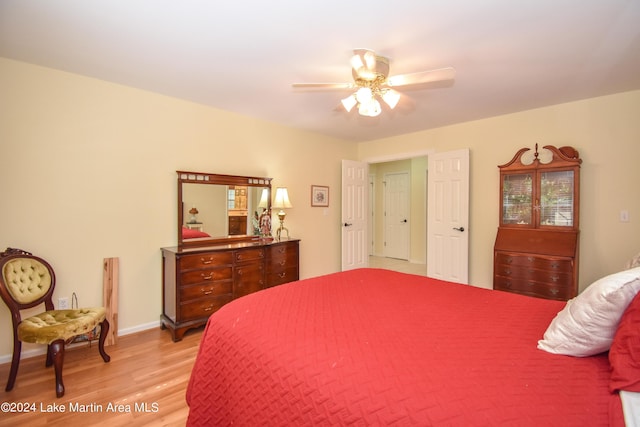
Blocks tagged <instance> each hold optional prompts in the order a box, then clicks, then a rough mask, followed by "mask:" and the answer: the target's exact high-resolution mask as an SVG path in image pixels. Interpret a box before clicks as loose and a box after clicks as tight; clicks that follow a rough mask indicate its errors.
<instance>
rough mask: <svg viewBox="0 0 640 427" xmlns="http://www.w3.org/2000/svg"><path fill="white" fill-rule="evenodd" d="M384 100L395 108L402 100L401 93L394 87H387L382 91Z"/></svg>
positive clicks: (390, 106)
mask: <svg viewBox="0 0 640 427" xmlns="http://www.w3.org/2000/svg"><path fill="white" fill-rule="evenodd" d="M382 100H383V101H384V102H385V103H386V104H387V105H388V106H389V108H391V109H392V110H393V109H394V108H396V105H398V101H400V93H399V92H398V91H395V90H393V89H386V90H385V91H384V92H383V93H382Z"/></svg>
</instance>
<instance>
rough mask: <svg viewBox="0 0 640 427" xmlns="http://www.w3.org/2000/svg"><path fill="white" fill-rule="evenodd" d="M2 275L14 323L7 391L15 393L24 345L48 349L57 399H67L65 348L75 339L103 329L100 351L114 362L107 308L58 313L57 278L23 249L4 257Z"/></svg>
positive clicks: (0, 291)
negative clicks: (42, 308)
mask: <svg viewBox="0 0 640 427" xmlns="http://www.w3.org/2000/svg"><path fill="white" fill-rule="evenodd" d="M0 273H1V274H0V296H1V297H2V299H3V300H4V302H5V303H6V304H7V306H8V307H9V311H11V319H12V322H13V358H12V359H11V369H10V371H9V380H8V381H7V387H6V389H5V390H6V391H10V390H11V389H13V386H14V384H15V381H16V375H17V374H18V365H19V364H20V351H21V349H22V343H23V342H28V343H34V344H45V345H47V358H46V364H45V365H46V366H51V365H52V364H53V365H54V370H55V375H56V396H57V397H62V396H63V395H64V384H63V383H62V363H63V360H64V347H65V344H67V343H69V342H71V340H73V338H74V337H76V336H78V335H83V334H87V333H89V332H91V331H93V329H94V328H96V326H98V325H100V339H99V341H98V343H99V344H98V350H99V352H100V355H101V356H102V359H103V360H104V361H105V362H108V361H109V360H110V357H109V355H108V354H107V353H106V352H105V351H104V341H105V338H106V335H107V333H108V332H109V322H108V321H107V320H106V317H105V308H104V307H95V308H82V309H77V310H54V307H53V300H52V297H53V289H54V287H55V284H56V277H55V274H54V272H53V269H52V268H51V266H50V265H49V264H48V263H47V262H46V261H45V260H43V259H42V258H39V257H36V256H33V255H32V254H31V253H29V252H26V251H23V250H21V249H12V248H8V249H7V250H6V251H5V252H2V253H0ZM41 304H44V306H45V309H46V311H44V312H42V313H39V314H36V315H34V316H31V317H29V318H26V319H24V320H23V319H22V317H21V315H20V312H21V311H22V310H25V309H29V308H33V307H37V306H39V305H41Z"/></svg>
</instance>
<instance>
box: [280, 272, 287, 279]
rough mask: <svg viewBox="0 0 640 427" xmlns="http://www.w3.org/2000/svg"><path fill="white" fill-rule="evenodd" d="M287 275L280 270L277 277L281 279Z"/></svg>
mask: <svg viewBox="0 0 640 427" xmlns="http://www.w3.org/2000/svg"><path fill="white" fill-rule="evenodd" d="M286 275H287V273H286V272H282V273H278V277H279V278H281V279H284V277H285V276H286Z"/></svg>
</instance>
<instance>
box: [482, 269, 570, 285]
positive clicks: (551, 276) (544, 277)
mask: <svg viewBox="0 0 640 427" xmlns="http://www.w3.org/2000/svg"><path fill="white" fill-rule="evenodd" d="M495 274H497V275H499V276H504V277H510V278H512V279H522V280H533V281H536V282H542V283H547V284H549V285H554V286H555V285H561V284H564V283H571V280H572V278H573V274H572V272H571V271H569V272H564V271H555V270H544V269H538V268H535V265H532V266H518V265H505V264H497V265H496V271H495Z"/></svg>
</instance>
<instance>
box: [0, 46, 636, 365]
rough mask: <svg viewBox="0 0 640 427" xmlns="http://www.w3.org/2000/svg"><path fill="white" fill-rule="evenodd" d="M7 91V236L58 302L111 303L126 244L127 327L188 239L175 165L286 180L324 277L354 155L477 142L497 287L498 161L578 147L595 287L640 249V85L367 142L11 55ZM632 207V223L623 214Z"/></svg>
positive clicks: (154, 297)
mask: <svg viewBox="0 0 640 427" xmlns="http://www.w3.org/2000/svg"><path fill="white" fill-rule="evenodd" d="M0 93H1V94H2V97H1V98H0V182H2V209H0V249H3V248H4V247H7V246H12V247H21V248H24V249H27V250H31V251H34V252H36V253H37V254H39V255H41V256H43V257H45V258H46V259H48V260H49V261H51V263H52V264H53V265H54V267H55V269H56V272H57V275H58V287H57V289H56V293H55V298H56V302H57V298H58V297H59V296H70V295H71V292H76V293H77V295H78V299H79V301H80V304H81V305H87V306H88V305H97V304H101V303H102V261H103V259H104V258H106V257H119V258H120V270H121V271H120V324H119V327H120V329H121V332H131V331H134V330H136V329H140V328H145V327H149V326H151V325H154V324H157V323H158V319H159V315H160V312H161V290H160V283H161V275H160V265H161V256H160V251H159V248H160V247H163V246H172V245H175V244H176V241H177V238H176V237H177V236H176V230H175V224H176V222H177V212H176V210H177V208H176V184H175V180H176V176H175V175H176V174H175V171H176V170H195V171H202V172H214V173H227V174H242V175H262V176H269V177H273V178H274V181H273V185H274V186H287V187H288V188H289V194H290V197H291V200H292V203H293V205H294V208H293V209H290V210H289V211H288V215H287V227H288V228H289V229H290V231H291V233H292V235H293V236H295V237H299V238H301V239H302V243H301V260H300V266H301V276H302V277H311V276H316V275H319V274H323V273H328V272H333V271H338V270H339V269H340V176H341V174H340V160H341V159H343V158H345V159H375V158H377V159H382V158H400V157H403V156H406V155H411V154H413V153H419V154H424V153H425V152H429V151H438V152H442V151H448V150H454V149H458V148H463V147H469V148H470V149H471V208H470V224H469V230H470V257H469V258H470V282H471V283H473V284H474V285H477V286H481V287H487V288H489V287H491V271H492V248H493V240H494V238H495V231H496V227H497V216H498V168H497V165H498V164H501V163H504V162H506V161H508V160H510V159H511V157H512V156H513V154H514V153H515V151H516V150H517V149H518V148H520V147H525V146H529V147H531V146H533V145H534V144H535V143H536V142H537V143H539V144H553V145H557V146H561V145H573V146H574V147H576V148H577V149H578V150H579V151H580V153H581V156H582V158H583V160H584V162H583V167H582V189H583V191H582V203H581V213H582V215H581V225H582V240H581V248H580V249H581V268H580V275H581V278H580V282H581V288H584V287H585V286H587V285H588V284H589V283H590V282H591V281H593V280H594V279H596V278H598V277H600V276H602V275H604V274H608V273H611V272H613V271H616V270H618V269H620V268H621V266H622V265H623V264H624V262H625V261H626V259H627V258H629V257H631V256H632V255H633V254H635V253H636V252H638V251H640V198H639V197H638V196H637V186H638V183H640V168H638V166H637V163H638V161H639V160H638V159H640V121H639V120H637V116H638V112H639V111H640V91H635V92H629V93H624V94H620V95H616V96H609V97H603V98H596V99H590V100H586V101H581V102H575V103H570V104H563V105H558V106H553V107H549V108H543V109H539V110H532V111H527V112H522V113H518V114H512V115H507V116H501V117H495V118H491V119H487V120H481V121H476V122H470V123H464V124H460V125H456V126H450V127H445V128H440V129H434V130H430V131H425V132H420V133H416V134H410V135H404V136H401V137H397V138H390V139H385V140H379V141H374V142H369V143H362V144H358V145H356V144H352V143H349V142H345V141H340V140H335V139H330V138H327V137H323V136H320V135H314V134H310V133H304V132H300V131H297V130H293V129H288V128H285V127H282V126H278V125H275V124H272V123H267V122H264V121H259V120H254V119H251V118H247V117H242V116H238V115H235V114H231V113H227V112H224V111H220V110H216V109H212V108H208V107H205V106H202V105H198V104H193V103H189V102H185V101H181V100H177V99H173V98H169V97H166V96H162V95H158V94H153V93H149V92H144V91H140V90H136V89H131V88H127V87H123V86H119V85H115V84H111V83H106V82H103V81H99V80H95V79H89V78H85V77H81V76H77V75H73V74H68V73H64V72H60V71H55V70H50V69H45V68H41V67H36V66H31V65H28V64H24V63H20V62H15V61H10V60H6V59H2V58H0ZM311 184H317V185H328V186H330V188H331V190H330V191H331V192H330V207H329V208H328V209H324V208H311V207H310V202H309V200H310V195H309V192H310V185H311ZM621 209H627V210H628V211H629V212H630V215H631V221H630V222H628V223H620V222H619V220H618V213H619V211H620V210H621ZM414 215H415V216H418V215H419V214H414V213H413V212H412V217H413V216H414ZM276 222H277V219H276ZM414 222H415V220H414ZM412 251H413V248H412ZM0 322H1V323H2V324H4V325H5V327H4V328H0V362H1V361H7V360H9V358H8V355H9V354H10V352H11V331H10V330H9V328H8V326H6V325H8V324H9V322H10V317H9V313H8V311H7V309H6V308H5V307H4V306H3V305H2V306H0ZM26 349H27V350H29V349H30V347H26Z"/></svg>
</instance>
